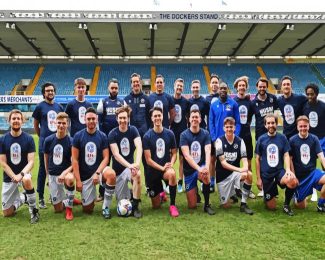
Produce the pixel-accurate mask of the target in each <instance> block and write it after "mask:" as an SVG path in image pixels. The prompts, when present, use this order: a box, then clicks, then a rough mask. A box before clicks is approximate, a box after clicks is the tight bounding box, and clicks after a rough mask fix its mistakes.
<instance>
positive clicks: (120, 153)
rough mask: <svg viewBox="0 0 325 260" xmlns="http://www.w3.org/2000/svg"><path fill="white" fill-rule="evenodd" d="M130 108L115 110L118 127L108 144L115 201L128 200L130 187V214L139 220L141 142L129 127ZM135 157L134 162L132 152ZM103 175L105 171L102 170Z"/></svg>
mask: <svg viewBox="0 0 325 260" xmlns="http://www.w3.org/2000/svg"><path fill="white" fill-rule="evenodd" d="M130 114H131V108H130V107H129V106H125V107H120V108H119V109H117V110H116V117H117V122H118V125H119V126H118V127H116V128H114V129H113V130H112V131H111V132H110V133H109V135H108V142H109V145H110V148H111V151H112V154H113V166H112V168H113V170H114V171H115V173H116V188H115V191H116V197H117V200H118V201H120V200H121V199H130V198H131V196H130V191H129V188H128V183H131V185H132V213H133V216H134V217H136V218H141V217H142V213H141V211H140V210H139V208H138V205H139V203H140V197H141V171H140V162H141V158H142V151H143V150H142V142H141V137H140V135H139V132H138V130H137V129H136V127H135V126H132V125H131V126H129V121H130ZM135 150H136V156H135V161H134V152H135ZM104 173H105V169H104Z"/></svg>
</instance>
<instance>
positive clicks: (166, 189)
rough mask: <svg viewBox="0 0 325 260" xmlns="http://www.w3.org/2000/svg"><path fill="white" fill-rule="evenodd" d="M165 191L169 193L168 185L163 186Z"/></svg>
mask: <svg viewBox="0 0 325 260" xmlns="http://www.w3.org/2000/svg"><path fill="white" fill-rule="evenodd" d="M165 192H166V193H167V194H169V185H168V186H166V188H165Z"/></svg>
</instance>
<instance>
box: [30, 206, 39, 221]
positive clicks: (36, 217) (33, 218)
mask: <svg viewBox="0 0 325 260" xmlns="http://www.w3.org/2000/svg"><path fill="white" fill-rule="evenodd" d="M38 221H39V212H38V209H37V208H33V213H32V215H31V218H30V223H31V224H36V223H37V222H38Z"/></svg>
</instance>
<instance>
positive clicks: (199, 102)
mask: <svg viewBox="0 0 325 260" xmlns="http://www.w3.org/2000/svg"><path fill="white" fill-rule="evenodd" d="M188 101H189V102H190V111H192V110H193V109H198V110H200V112H201V119H202V120H201V124H200V127H201V128H203V129H206V128H207V123H206V121H205V120H207V118H208V116H209V112H210V103H209V102H208V101H207V100H206V99H205V98H204V97H202V96H200V97H198V98H194V97H191V98H190V99H189V100H188Z"/></svg>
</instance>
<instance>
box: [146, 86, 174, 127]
mask: <svg viewBox="0 0 325 260" xmlns="http://www.w3.org/2000/svg"><path fill="white" fill-rule="evenodd" d="M149 102H150V108H153V107H160V108H161V109H162V110H163V122H162V124H163V126H164V127H165V128H169V110H171V109H173V108H175V103H174V99H173V97H172V96H170V95H168V94H167V93H165V92H163V93H161V94H157V93H152V94H150V96H149Z"/></svg>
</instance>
